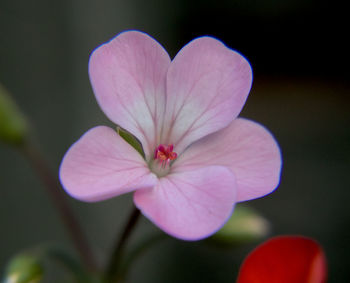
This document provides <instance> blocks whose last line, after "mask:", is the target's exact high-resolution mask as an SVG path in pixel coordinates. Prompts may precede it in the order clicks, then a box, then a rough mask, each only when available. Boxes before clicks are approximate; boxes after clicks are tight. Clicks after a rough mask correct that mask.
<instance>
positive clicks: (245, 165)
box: [172, 118, 282, 201]
mask: <svg viewBox="0 0 350 283" xmlns="http://www.w3.org/2000/svg"><path fill="white" fill-rule="evenodd" d="M281 163H282V161H281V153H280V150H279V147H278V145H277V143H276V141H275V139H274V138H273V136H272V135H271V134H270V133H269V131H268V130H267V129H265V128H264V127H263V126H261V125H259V124H257V123H255V122H253V121H249V120H246V119H242V118H238V119H236V120H234V121H233V122H232V123H231V124H230V125H229V126H228V127H226V128H225V129H223V130H220V131H219V132H216V133H214V134H211V135H209V136H206V137H204V138H203V139H201V140H199V141H197V142H196V143H194V144H192V145H191V146H190V147H189V148H188V149H187V150H186V151H185V152H184V153H183V154H182V155H181V156H180V157H179V158H178V160H176V162H175V163H174V164H173V167H172V171H174V172H177V171H178V170H180V171H183V170H193V169H194V168H198V167H203V166H208V165H221V166H227V167H228V168H230V169H231V170H232V172H233V173H234V174H235V176H236V179H237V201H246V200H250V199H255V198H258V197H262V196H264V195H266V194H268V193H271V192H272V191H273V190H274V189H275V188H276V187H277V186H278V184H279V180H280V171H281V165H282V164H281Z"/></svg>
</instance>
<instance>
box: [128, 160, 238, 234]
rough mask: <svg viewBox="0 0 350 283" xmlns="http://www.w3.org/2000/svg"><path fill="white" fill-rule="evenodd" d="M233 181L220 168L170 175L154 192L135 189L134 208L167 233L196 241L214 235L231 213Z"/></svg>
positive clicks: (233, 200)
mask: <svg viewBox="0 0 350 283" xmlns="http://www.w3.org/2000/svg"><path fill="white" fill-rule="evenodd" d="M235 196H236V182H235V178H234V175H233V174H232V172H231V171H230V170H229V169H227V168H225V167H220V166H211V167H206V168H201V169H197V170H194V171H184V172H178V173H175V174H170V175H168V176H166V177H164V178H161V179H160V180H159V183H158V185H157V186H156V187H155V188H153V189H148V190H138V191H136V192H135V194H134V202H135V205H136V206H137V207H138V208H139V209H140V210H141V211H142V213H143V214H144V215H145V216H146V217H147V218H149V219H150V220H151V221H152V222H153V223H154V224H156V225H157V226H158V227H160V228H161V229H162V230H164V231H165V232H166V233H168V234H170V235H172V236H174V237H176V238H180V239H183V240H199V239H202V238H205V237H208V236H210V235H211V234H213V233H215V232H216V231H217V230H218V229H220V228H221V227H222V225H223V224H224V223H225V222H226V220H227V219H228V218H229V216H230V215H231V213H232V211H233V206H234V202H235Z"/></svg>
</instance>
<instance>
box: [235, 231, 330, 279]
mask: <svg viewBox="0 0 350 283" xmlns="http://www.w3.org/2000/svg"><path fill="white" fill-rule="evenodd" d="M326 277H327V264H326V258H325V255H324V253H323V251H322V248H321V247H320V245H319V244H318V243H317V242H315V241H314V240H312V239H310V238H306V237H301V236H281V237H275V238H272V239H270V240H268V241H267V242H265V243H263V244H261V245H260V246H258V247H257V248H256V249H255V250H253V252H251V253H250V254H249V255H248V256H247V258H246V259H245V260H244V262H243V264H242V266H241V268H240V272H239V275H238V280H237V283H252V282H254V283H280V282H284V283H295V282H299V283H323V282H326Z"/></svg>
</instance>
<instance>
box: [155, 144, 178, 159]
mask: <svg viewBox="0 0 350 283" xmlns="http://www.w3.org/2000/svg"><path fill="white" fill-rule="evenodd" d="M173 149H174V145H172V144H169V145H168V146H166V145H164V144H160V145H159V146H158V147H157V148H156V150H155V152H154V159H158V160H159V161H161V162H170V161H172V160H175V159H176V158H177V153H176V152H174V151H173Z"/></svg>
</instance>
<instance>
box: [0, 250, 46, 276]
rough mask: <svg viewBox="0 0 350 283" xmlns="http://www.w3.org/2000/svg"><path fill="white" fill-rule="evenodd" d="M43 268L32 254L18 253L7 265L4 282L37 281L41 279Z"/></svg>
mask: <svg viewBox="0 0 350 283" xmlns="http://www.w3.org/2000/svg"><path fill="white" fill-rule="evenodd" d="M42 275H43V268H42V266H41V264H40V262H39V259H38V258H36V257H35V256H33V255H28V254H19V255H17V256H15V257H14V258H13V259H12V260H11V261H10V262H9V264H8V265H7V268H6V273H5V277H4V281H3V282H4V283H37V282H39V281H40V280H41V278H42Z"/></svg>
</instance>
